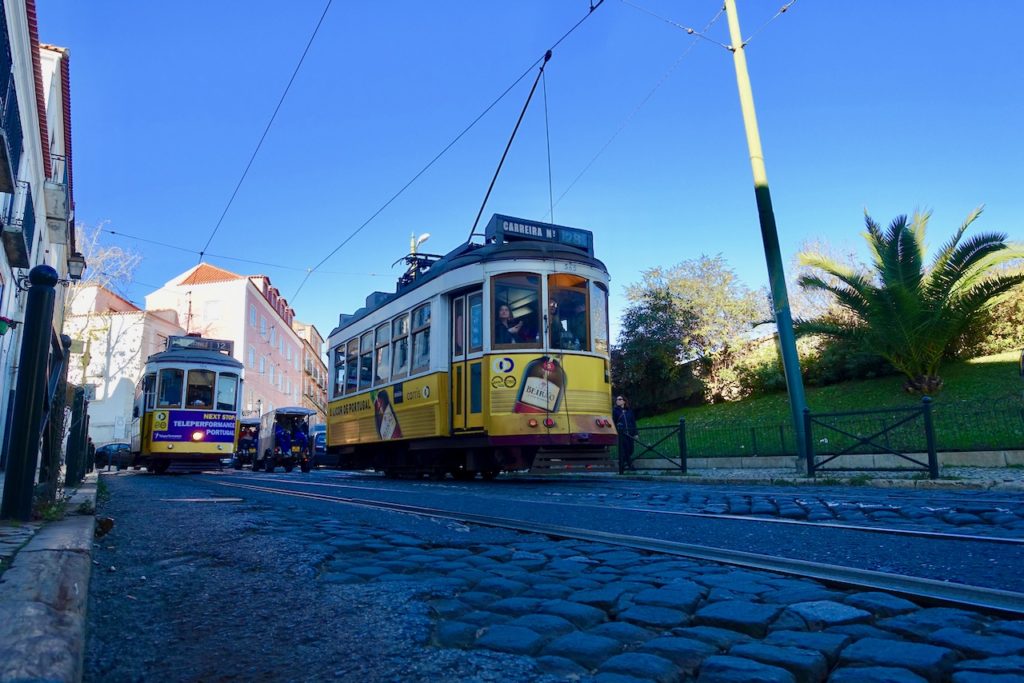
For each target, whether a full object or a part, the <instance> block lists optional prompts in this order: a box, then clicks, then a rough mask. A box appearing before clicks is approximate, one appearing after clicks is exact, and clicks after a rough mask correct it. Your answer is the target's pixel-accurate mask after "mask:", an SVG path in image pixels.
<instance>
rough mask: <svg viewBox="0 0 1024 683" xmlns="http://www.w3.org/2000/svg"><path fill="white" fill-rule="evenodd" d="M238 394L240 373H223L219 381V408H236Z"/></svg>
mask: <svg viewBox="0 0 1024 683" xmlns="http://www.w3.org/2000/svg"><path fill="white" fill-rule="evenodd" d="M237 396H238V375H234V374H231V373H227V372H225V373H222V374H221V376H220V381H219V382H218V383H217V410H234V409H235V400H236V398H237Z"/></svg>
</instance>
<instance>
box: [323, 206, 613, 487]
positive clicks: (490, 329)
mask: <svg viewBox="0 0 1024 683" xmlns="http://www.w3.org/2000/svg"><path fill="white" fill-rule="evenodd" d="M485 240H486V241H485V243H484V244H469V243H467V244H464V245H462V246H461V247H459V248H458V249H456V250H454V251H452V252H451V253H449V254H447V255H446V256H444V257H441V258H439V259H437V260H436V261H433V262H431V263H430V264H429V269H428V270H426V271H425V272H414V273H412V276H413V277H407V278H406V281H405V282H400V284H399V287H398V290H397V291H396V292H395V293H394V294H384V293H379V292H378V293H375V294H372V295H371V296H370V297H368V298H367V307H366V308H364V309H361V310H360V311H358V312H356V313H355V314H354V315H351V316H347V315H342V316H341V319H340V326H339V327H338V328H336V329H335V330H333V331H332V332H331V334H330V336H329V338H328V345H329V349H330V362H331V365H332V368H333V377H332V382H331V400H330V402H329V407H328V418H327V446H328V449H329V450H331V451H332V452H334V453H337V454H338V455H339V456H340V457H339V461H340V462H341V463H342V465H343V466H349V467H356V468H374V469H383V470H385V471H389V472H394V473H400V472H403V471H406V472H409V471H411V472H430V473H433V474H443V473H445V472H451V473H452V474H453V475H454V476H456V477H460V478H461V477H469V476H473V475H474V474H475V473H477V472H480V473H482V474H483V475H484V476H486V477H490V476H494V475H495V474H497V472H498V471H499V470H520V469H528V468H530V467H531V466H532V465H534V460H535V458H536V456H537V455H538V453H540V455H541V458H542V460H543V462H544V463H545V466H546V467H549V468H553V469H566V468H572V467H576V468H579V469H584V468H590V469H595V468H600V469H612V468H613V463H612V462H611V461H610V460H609V457H608V446H609V445H610V444H612V443H614V442H615V440H616V433H615V428H614V426H613V424H612V420H611V414H610V406H611V385H610V378H609V356H608V353H609V343H608V341H609V340H608V271H607V269H606V268H605V266H604V264H603V263H601V262H600V261H599V260H597V259H596V258H595V257H594V250H593V236H592V234H591V233H590V232H588V231H585V230H579V229H576V228H567V227H564V226H556V225H551V224H547V223H537V222H534V221H528V220H523V219H517V218H511V217H508V216H502V215H495V216H494V217H493V218H492V219H491V221H490V223H489V224H488V226H487V229H486V231H485ZM547 302H553V305H551V304H548V303H547ZM502 307H507V309H508V310H507V312H506V313H505V315H506V316H509V317H511V319H513V321H514V322H515V323H516V324H517V325H518V326H517V327H514V329H515V330H516V332H515V334H512V333H510V332H503V331H502V330H500V329H499V325H500V324H501V320H500V314H499V311H500V310H501V308H502ZM559 307H562V308H559ZM539 462H540V461H538V464H539Z"/></svg>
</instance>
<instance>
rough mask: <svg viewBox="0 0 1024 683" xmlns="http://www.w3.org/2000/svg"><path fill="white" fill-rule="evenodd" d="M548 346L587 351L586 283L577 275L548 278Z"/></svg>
mask: <svg viewBox="0 0 1024 683" xmlns="http://www.w3.org/2000/svg"><path fill="white" fill-rule="evenodd" d="M548 347H549V348H552V349H565V350H570V351H589V350H590V315H589V314H588V306H587V280H586V279H585V278H582V277H579V276H578V275H569V274H567V273H557V274H555V275H549V276H548Z"/></svg>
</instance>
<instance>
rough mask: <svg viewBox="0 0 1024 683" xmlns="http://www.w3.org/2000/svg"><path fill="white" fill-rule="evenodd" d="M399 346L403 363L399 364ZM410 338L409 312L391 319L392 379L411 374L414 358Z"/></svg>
mask: <svg viewBox="0 0 1024 683" xmlns="http://www.w3.org/2000/svg"><path fill="white" fill-rule="evenodd" d="M399 348H401V349H402V354H401V356H402V364H401V365H399V364H398V358H399V352H398V351H399ZM411 350H412V349H411V348H410V339H409V314H408V313H403V314H402V315H400V316H398V317H397V318H394V319H393V320H392V321H391V379H399V378H401V377H406V376H408V374H409V362H410V361H411V360H412V354H411V353H410V351H411Z"/></svg>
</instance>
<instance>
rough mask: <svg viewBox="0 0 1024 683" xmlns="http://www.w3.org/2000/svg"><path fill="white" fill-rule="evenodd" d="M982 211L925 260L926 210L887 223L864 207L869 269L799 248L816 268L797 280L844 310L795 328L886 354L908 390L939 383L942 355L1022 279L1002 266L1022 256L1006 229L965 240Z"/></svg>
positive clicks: (928, 388) (924, 389)
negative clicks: (885, 225) (824, 293)
mask: <svg viewBox="0 0 1024 683" xmlns="http://www.w3.org/2000/svg"><path fill="white" fill-rule="evenodd" d="M980 214H981V208H980V207H979V208H977V209H975V210H974V211H972V212H971V213H970V215H969V216H968V217H967V219H966V220H965V221H964V222H963V224H962V225H961V226H960V228H959V229H958V230H957V231H956V232H955V233H954V234H953V236H952V237H951V238H950V239H949V240H948V241H947V242H946V243H945V244H943V245H942V247H941V248H940V249H939V251H938V253H936V255H935V257H934V258H933V259H932V261H931V263H930V264H926V260H927V254H926V246H925V235H926V231H927V227H928V219H929V218H930V217H931V213H930V212H925V213H915V214H914V215H913V217H912V218H910V219H909V220H908V219H907V217H906V216H898V217H897V218H896V219H894V220H893V221H892V223H891V224H890V225H889V227H888V228H887V229H884V230H883V229H882V228H881V227H880V226H879V225H878V224H877V223H876V222H875V221H874V220H872V219H871V217H870V216H868V215H867V214H865V217H864V220H865V224H866V226H867V230H866V232H865V234H864V238H865V240H866V241H867V243H868V246H869V247H870V252H871V256H872V262H871V265H870V266H869V267H868V268H867V269H859V270H858V269H854V268H851V267H850V266H847V265H844V264H842V263H839V262H837V261H835V260H834V259H831V258H829V257H827V256H825V255H823V254H819V253H813V252H810V253H804V254H801V256H800V260H801V263H802V264H804V265H806V266H810V267H811V268H813V269H815V271H817V272H815V273H812V274H805V275H803V276H801V277H800V279H799V282H800V285H801V287H803V288H805V289H811V290H821V291H827V292H829V293H831V294H832V296H833V297H834V298H835V302H836V304H837V305H838V306H839V307H840V309H841V310H842V312H843V313H845V314H847V315H845V316H843V317H840V318H836V317H835V316H832V317H828V316H826V317H822V318H818V319H815V320H798V321H797V332H798V334H822V335H826V336H829V337H832V338H834V339H840V340H848V341H850V342H852V343H854V344H855V345H856V346H857V347H859V348H861V349H863V350H865V351H867V352H870V353H874V354H877V355H878V356H881V357H882V358H885V359H886V360H888V361H889V362H890V363H891V364H892V365H893V367H895V368H896V369H897V370H899V371H900V372H901V373H903V374H904V375H906V377H907V381H906V383H905V385H904V386H905V388H906V389H907V390H908V391H911V392H921V393H924V394H932V393H935V392H937V391H939V390H941V389H942V378H941V377H940V376H939V374H938V373H939V366H940V364H941V363H942V360H943V358H945V357H946V356H947V355H948V354H949V352H950V349H951V348H952V347H953V346H954V345H955V344H956V343H957V340H959V339H961V338H963V336H964V335H965V334H967V333H968V332H969V331H970V330H971V329H972V327H974V326H976V325H978V324H980V323H981V322H982V321H983V320H984V319H985V313H986V310H987V309H988V307H989V306H990V305H991V304H992V302H994V301H995V300H997V299H998V298H999V297H1000V296H1001V295H1003V294H1005V293H1006V292H1008V291H1010V290H1011V289H1013V288H1014V287H1016V286H1018V285H1019V284H1021V283H1022V282H1024V274H1020V273H1017V274H1014V273H1009V272H1006V271H1003V270H1000V269H999V266H1000V265H1002V264H1004V263H1006V262H1007V261H1010V260H1012V259H1015V258H1020V257H1021V256H1024V252H1022V251H1021V249H1020V248H1019V247H1011V246H1010V245H1008V244H1007V243H1006V235H1005V234H1002V233H983V234H979V235H976V236H974V237H971V238H969V239H964V234H965V233H966V232H967V229H968V228H969V227H970V226H971V224H972V223H973V222H974V221H975V219H977V217H978V216H979V215H980Z"/></svg>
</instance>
